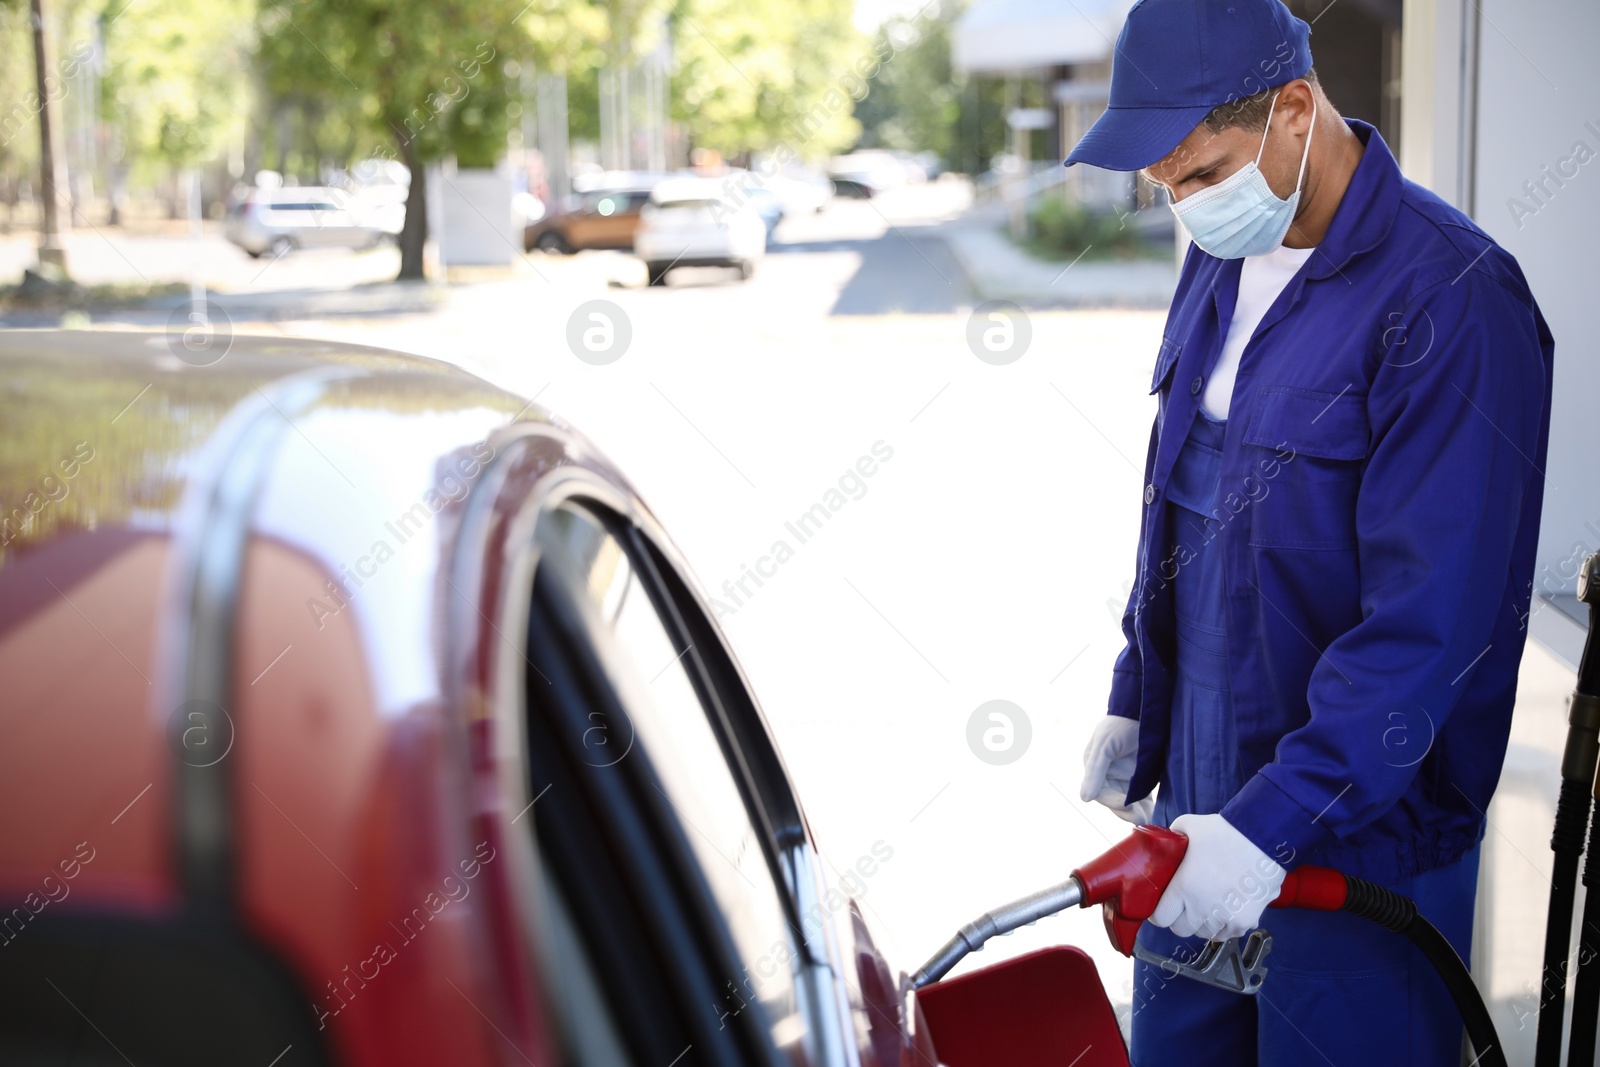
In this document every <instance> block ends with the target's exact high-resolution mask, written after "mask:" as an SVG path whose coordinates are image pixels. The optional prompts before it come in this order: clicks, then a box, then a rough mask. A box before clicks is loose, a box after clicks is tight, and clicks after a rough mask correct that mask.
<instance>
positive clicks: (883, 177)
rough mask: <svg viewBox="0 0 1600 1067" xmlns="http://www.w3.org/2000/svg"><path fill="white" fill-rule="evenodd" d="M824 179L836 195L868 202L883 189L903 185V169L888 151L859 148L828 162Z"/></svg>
mask: <svg viewBox="0 0 1600 1067" xmlns="http://www.w3.org/2000/svg"><path fill="white" fill-rule="evenodd" d="M828 177H829V178H830V179H831V180H832V181H833V188H834V192H835V194H836V195H838V196H841V197H845V198H846V199H857V200H870V199H871V198H873V197H875V196H877V195H878V194H880V193H882V192H884V191H886V190H889V189H897V188H899V187H900V186H902V185H905V184H906V181H907V170H906V166H905V164H904V163H903V162H901V161H900V160H899V159H898V158H896V156H895V155H894V154H893V153H891V152H886V151H884V150H882V149H863V150H861V151H857V152H851V153H849V154H848V155H843V156H835V157H834V158H833V159H831V160H829V162H828Z"/></svg>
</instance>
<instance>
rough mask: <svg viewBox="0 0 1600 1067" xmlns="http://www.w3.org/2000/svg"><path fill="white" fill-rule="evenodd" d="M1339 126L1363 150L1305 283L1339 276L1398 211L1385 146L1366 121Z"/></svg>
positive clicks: (1395, 169) (1397, 186)
mask: <svg viewBox="0 0 1600 1067" xmlns="http://www.w3.org/2000/svg"><path fill="white" fill-rule="evenodd" d="M1344 121H1345V125H1347V126H1349V127H1350V129H1351V130H1352V131H1354V132H1355V135H1356V136H1357V137H1359V138H1361V142H1362V143H1363V144H1364V145H1366V151H1364V152H1362V154H1361V162H1359V163H1357V164H1356V171H1355V173H1354V174H1353V175H1351V177H1350V184H1349V186H1347V187H1346V188H1345V191H1344V197H1343V198H1342V199H1341V200H1340V201H1339V206H1338V208H1337V209H1335V211H1334V213H1333V221H1332V222H1331V223H1329V224H1328V232H1327V234H1326V235H1325V236H1324V237H1323V239H1322V242H1321V243H1320V244H1318V245H1317V251H1316V253H1315V254H1314V255H1313V256H1312V257H1311V261H1310V262H1309V263H1307V264H1306V277H1307V278H1326V277H1328V276H1329V275H1331V274H1334V273H1336V272H1339V271H1342V270H1343V269H1344V267H1345V264H1347V263H1349V262H1350V260H1352V259H1354V258H1355V257H1356V256H1358V255H1360V254H1361V253H1363V252H1368V251H1370V250H1372V249H1373V248H1375V247H1377V245H1378V244H1379V242H1381V241H1382V240H1383V239H1384V238H1385V237H1387V236H1388V234H1389V229H1390V227H1391V226H1393V225H1394V220H1395V216H1396V215H1397V214H1398V213H1399V211H1400V193H1401V190H1402V187H1403V186H1402V179H1401V176H1400V165H1399V164H1398V163H1396V162H1395V159H1394V155H1393V154H1392V153H1391V152H1390V151H1389V146H1388V145H1387V144H1385V143H1384V140H1383V137H1382V136H1381V135H1380V134H1379V133H1378V130H1377V128H1376V127H1375V126H1373V125H1372V124H1371V123H1370V122H1363V121H1361V120H1360V119H1352V118H1346V119H1345V120H1344Z"/></svg>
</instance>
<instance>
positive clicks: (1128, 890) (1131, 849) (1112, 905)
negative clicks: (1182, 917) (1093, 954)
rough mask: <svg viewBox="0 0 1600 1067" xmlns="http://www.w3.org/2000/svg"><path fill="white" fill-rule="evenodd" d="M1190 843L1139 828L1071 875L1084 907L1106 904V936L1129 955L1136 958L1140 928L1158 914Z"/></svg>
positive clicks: (1157, 829)
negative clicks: (1152, 915)
mask: <svg viewBox="0 0 1600 1067" xmlns="http://www.w3.org/2000/svg"><path fill="white" fill-rule="evenodd" d="M1188 847H1189V839H1188V838H1187V837H1185V836H1184V835H1182V834H1179V833H1174V832H1173V831H1171V830H1167V829H1163V828H1162V827H1160V826H1139V827H1135V828H1134V831H1133V833H1131V834H1129V835H1128V836H1127V837H1126V838H1124V839H1123V840H1122V841H1120V842H1118V843H1117V844H1115V845H1112V846H1111V848H1110V849H1109V850H1108V851H1106V852H1104V853H1102V854H1101V855H1099V856H1097V857H1095V858H1094V859H1092V860H1090V861H1089V862H1088V863H1085V864H1084V865H1083V866H1081V867H1079V868H1078V869H1077V870H1075V871H1073V872H1072V876H1073V877H1074V878H1076V879H1077V880H1078V882H1079V883H1080V884H1082V886H1083V902H1082V904H1081V905H1080V906H1082V907H1088V906H1089V905H1090V904H1104V905H1105V920H1106V933H1108V934H1110V935H1111V943H1112V944H1113V945H1115V946H1117V951H1119V952H1121V953H1122V954H1123V955H1124V956H1131V955H1133V939H1134V938H1135V937H1137V936H1138V934H1139V927H1140V926H1141V925H1142V924H1143V923H1144V921H1145V920H1146V919H1148V918H1150V913H1151V912H1153V911H1155V910H1156V903H1157V901H1159V900H1160V899H1161V894H1162V893H1164V892H1166V889H1167V883H1168V882H1170V881H1171V880H1172V876H1173V874H1174V873H1176V872H1177V870H1178V864H1179V863H1181V862H1183V853H1184V850H1185V849H1186V848H1188Z"/></svg>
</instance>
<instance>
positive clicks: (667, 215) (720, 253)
mask: <svg viewBox="0 0 1600 1067" xmlns="http://www.w3.org/2000/svg"><path fill="white" fill-rule="evenodd" d="M633 252H634V255H636V256H638V257H639V258H640V259H642V260H644V262H645V267H646V269H648V271H649V278H650V284H651V285H663V284H665V283H666V278H667V272H668V271H669V270H671V269H672V268H674V267H732V268H734V269H735V270H737V271H738V272H739V276H740V277H742V278H748V277H750V275H751V274H753V273H755V268H756V264H757V263H758V262H759V261H760V260H761V258H762V257H763V256H764V255H766V252H767V226H766V223H765V222H764V221H763V219H762V217H761V212H760V211H759V210H758V209H757V207H756V204H755V202H754V201H753V200H752V198H751V197H749V196H748V195H742V196H740V198H739V199H738V200H737V201H736V200H734V199H733V197H732V196H730V194H729V192H728V191H727V189H726V187H725V184H724V182H723V180H722V179H718V178H672V179H669V180H667V181H664V182H662V183H661V184H660V185H657V186H656V187H655V189H654V190H652V191H651V193H650V202H649V203H647V204H646V205H645V206H644V208H643V209H642V210H641V212H640V216H639V230H638V232H637V233H636V234H634V240H633Z"/></svg>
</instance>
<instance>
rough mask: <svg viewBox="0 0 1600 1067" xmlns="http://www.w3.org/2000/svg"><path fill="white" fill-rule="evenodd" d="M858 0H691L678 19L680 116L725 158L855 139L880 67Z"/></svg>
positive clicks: (829, 149)
mask: <svg viewBox="0 0 1600 1067" xmlns="http://www.w3.org/2000/svg"><path fill="white" fill-rule="evenodd" d="M852 11H853V5H852V3H851V0H683V3H682V4H680V5H679V7H678V9H677V11H676V13H675V15H674V17H673V21H674V24H675V29H676V34H675V40H676V56H677V60H678V69H677V71H676V74H675V76H674V79H673V83H674V94H673V95H674V111H675V116H676V117H677V118H679V119H680V120H682V121H683V122H685V123H686V124H687V125H688V127H689V132H690V137H691V139H692V141H693V143H694V144H695V145H697V146H705V147H709V148H715V149H717V150H718V151H719V152H721V153H722V154H723V155H725V156H736V155H739V154H740V153H742V152H744V151H747V150H749V151H764V150H770V149H776V148H778V147H779V146H784V147H786V148H787V149H788V150H789V153H790V154H792V155H794V156H797V157H802V158H816V157H820V156H825V155H828V154H831V153H833V152H836V151H838V150H840V149H842V148H846V147H848V146H849V145H851V144H853V143H854V142H855V140H856V138H857V137H858V136H859V133H860V124H859V123H857V122H856V120H855V119H854V117H853V116H852V111H853V109H854V103H855V101H856V100H857V99H859V98H860V97H861V96H863V95H864V94H865V92H866V90H867V85H868V83H869V81H870V79H871V78H872V77H873V76H874V75H875V74H876V73H877V71H878V68H879V67H880V66H881V65H882V59H881V57H880V56H879V55H878V54H877V53H876V52H875V51H874V49H873V48H872V45H871V42H870V41H868V40H867V39H865V38H864V37H863V35H862V34H861V33H860V32H859V31H857V30H856V28H855V26H854V24H853V23H852V21H851V17H852Z"/></svg>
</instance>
